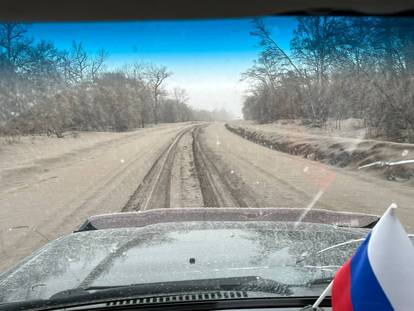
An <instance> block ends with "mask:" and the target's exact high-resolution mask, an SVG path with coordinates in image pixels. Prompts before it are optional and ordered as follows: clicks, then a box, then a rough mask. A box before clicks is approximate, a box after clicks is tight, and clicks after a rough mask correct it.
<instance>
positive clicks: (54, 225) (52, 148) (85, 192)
mask: <svg viewBox="0 0 414 311" xmlns="http://www.w3.org/2000/svg"><path fill="white" fill-rule="evenodd" d="M186 126H188V124H167V125H160V126H157V127H153V128H147V129H141V130H137V131H134V132H127V133H80V137H78V138H74V137H71V136H67V137H65V138H63V139H57V138H48V137H35V138H34V139H33V138H23V139H22V140H21V141H20V142H19V143H16V144H12V145H10V144H2V145H1V146H0V206H1V208H0V256H1V260H0V271H1V270H4V269H5V268H6V267H9V266H10V265H11V264H13V263H16V261H17V260H18V259H20V258H22V257H24V256H27V255H28V254H30V253H31V252H32V251H33V250H35V249H37V248H38V247H40V246H41V245H43V244H45V243H46V242H47V241H50V240H53V239H55V238H57V237H58V236H60V235H63V234H67V233H69V232H71V231H73V230H74V229H76V228H77V227H78V226H79V225H80V224H81V223H82V222H84V221H85V220H86V218H87V217H88V216H90V215H94V214H102V213H108V212H119V211H121V209H122V207H123V206H124V205H125V204H126V202H127V201H128V199H129V198H130V196H131V193H133V192H134V190H135V189H136V188H137V187H138V185H139V184H140V183H141V181H142V179H143V178H144V176H145V175H146V173H147V172H148V170H149V169H150V167H151V166H152V164H153V162H154V161H155V159H156V158H157V157H158V156H159V154H160V153H161V152H162V151H163V148H165V146H166V145H168V144H169V143H170V141H171V139H173V138H174V137H175V135H176V134H177V133H178V132H179V131H180V130H182V129H183V128H185V127H186Z"/></svg>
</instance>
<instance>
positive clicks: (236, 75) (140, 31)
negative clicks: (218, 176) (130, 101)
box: [30, 17, 296, 114]
mask: <svg viewBox="0 0 414 311" xmlns="http://www.w3.org/2000/svg"><path fill="white" fill-rule="evenodd" d="M265 22H266V24H267V25H268V27H269V28H270V29H271V32H272V34H273V38H274V39H275V40H276V41H277V42H278V43H279V44H280V45H281V46H282V47H283V48H284V49H286V50H289V41H290V38H291V35H292V32H293V29H294V28H295V27H296V22H295V19H294V18H291V17H268V18H265ZM250 30H251V20H250V19H229V20H187V21H139V22H136V21H129V22H112V23H108V22H106V23H103V22H99V23H97V22H90V23H37V24H36V23H35V24H32V25H31V26H30V35H31V36H33V37H34V38H35V39H45V40H50V41H53V42H54V43H55V45H56V46H57V47H58V48H60V49H69V48H70V46H71V43H72V41H73V40H76V41H78V42H79V41H80V42H82V43H83V45H84V47H85V48H86V49H87V50H88V52H90V53H95V52H96V51H98V50H99V49H102V48H103V49H105V50H106V51H107V52H108V55H109V56H108V59H107V66H108V67H109V68H114V67H118V66H122V65H123V64H126V63H134V62H146V63H148V62H152V63H155V64H160V65H161V64H162V65H165V66H167V67H168V68H169V69H170V70H171V71H172V72H173V73H174V75H173V76H172V77H171V78H170V80H169V81H168V85H167V88H169V89H172V88H173V87H176V86H180V87H182V88H185V89H186V90H187V91H188V93H189V97H190V101H189V103H190V104H191V105H192V106H193V107H196V108H205V109H214V108H217V109H220V108H225V109H227V110H229V111H231V112H232V113H233V114H239V113H240V109H241V105H242V100H243V96H244V94H245V92H246V88H247V85H246V83H244V82H241V81H240V74H241V73H242V72H243V71H245V70H246V69H247V68H249V67H250V66H251V65H252V63H253V60H254V59H255V58H256V57H257V55H258V52H259V51H260V49H259V47H258V42H257V39H255V38H254V37H252V36H250V34H249V32H250Z"/></svg>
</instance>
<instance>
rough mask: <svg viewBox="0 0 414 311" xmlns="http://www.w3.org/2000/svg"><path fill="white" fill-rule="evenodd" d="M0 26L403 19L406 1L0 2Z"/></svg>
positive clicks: (412, 8)
mask: <svg viewBox="0 0 414 311" xmlns="http://www.w3.org/2000/svg"><path fill="white" fill-rule="evenodd" d="M0 3H1V10H0V19H1V20H3V21H28V22H30V21H33V22H34V21H88V20H89V21H93V20H96V21H98V20H99V21H105V20H134V19H198V18H225V17H251V16H260V15H312V14H317V15H320V14H322V15H400V16H401V15H403V16H411V15H413V12H414V1H412V0H411V1H407V0H393V1H390V0H343V1H338V0H283V1H281V0H198V1H195V0H118V1H113V0H37V1H36V0H7V1H4V0H1V1H0Z"/></svg>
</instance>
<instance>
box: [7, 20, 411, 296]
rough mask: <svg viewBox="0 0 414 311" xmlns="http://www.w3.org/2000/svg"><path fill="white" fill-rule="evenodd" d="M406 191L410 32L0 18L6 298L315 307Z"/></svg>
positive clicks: (401, 209)
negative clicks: (240, 301) (227, 296)
mask: <svg viewBox="0 0 414 311" xmlns="http://www.w3.org/2000/svg"><path fill="white" fill-rule="evenodd" d="M413 176H414V19H412V18H403V17H401V18H394V17H392V18H391V17H342V16H334V17H332V16H279V17H261V18H245V19H215V20H180V21H178V20H177V21H174V20H168V21H157V20H153V21H117V22H65V23H62V22H60V23H56V22H54V23H39V22H34V23H30V24H26V23H12V22H4V21H3V22H0V302H16V301H24V300H30V299H50V298H51V297H53V295H56V297H59V295H60V294H59V293H61V292H62V291H65V290H73V289H77V290H83V291H85V292H87V291H89V289H90V288H95V290H96V288H98V289H102V288H103V287H105V288H107V289H108V288H110V287H111V286H127V285H131V284H141V285H142V284H151V283H154V284H155V283H157V282H158V283H160V282H161V283H162V282H168V284H172V285H171V286H176V287H174V288H175V290H176V291H177V292H180V291H181V289H182V288H183V287H182V286H183V285H182V284H183V283H179V282H183V281H186V282H187V281H192V282H193V283H191V284H190V285H188V284H187V283H186V284H187V285H186V286H187V287H186V288H187V290H189V289H188V288H190V289H191V288H192V287H191V286H195V285H194V284H197V282H195V283H194V281H197V280H208V279H212V278H214V279H217V280H222V279H223V280H224V279H227V280H228V278H243V279H238V280H239V281H238V283H237V282H236V283H237V284H238V285H237V286H238V287H237V286H235V287H234V289H239V290H243V291H246V292H250V291H251V292H255V293H257V292H261V294H262V295H265V296H266V295H277V296H315V295H316V296H317V295H319V294H320V293H321V292H322V291H323V289H324V288H325V287H326V285H327V284H328V283H329V282H330V281H331V279H332V277H333V276H334V274H335V272H336V271H337V269H338V268H339V267H340V266H341V265H342V264H343V263H344V262H345V261H346V260H347V259H348V258H349V257H350V256H351V255H352V254H353V251H354V250H355V248H356V247H357V246H358V245H359V243H360V242H361V239H363V238H364V237H365V236H366V235H367V233H368V232H369V230H370V228H372V226H373V224H375V221H376V220H377V218H378V216H380V215H382V214H383V213H384V211H385V210H386V209H387V207H388V206H390V204H392V203H395V204H397V205H398V209H397V214H398V217H399V219H400V220H401V222H402V223H403V225H404V226H405V229H406V230H407V232H408V233H413V231H414V228H413V225H414V210H413V208H414V191H413V189H414V188H413V187H414V182H413V180H414V179H413ZM128 212H130V213H128ZM131 212H137V213H131ZM112 213H117V214H116V215H111V214H112ZM101 214H105V216H102V217H100V216H97V215H101ZM88 219H89V220H88ZM74 231H82V232H77V233H73V232H74ZM250 277H253V279H250ZM246 278H247V279H246ZM232 280H234V279H232ZM177 282H178V283H177ZM217 282H221V281H217ZM228 282H230V281H228ZM174 284H175V285H174ZM202 284H204V283H202ZM205 284H207V285H208V284H210V283H208V281H206V283H205ZM263 284H265V285H263ZM207 285H206V287H208V286H207ZM180 286H181V287H180ZM154 288H156V291H157V294H162V293H163V291H164V290H165V291H166V290H167V289H166V288H165V287H163V286H158V287H157V286H155V285H154V286H153V287H145V290H146V292H145V293H146V294H151V293H154V290H155V289H154ZM180 288H181V289H180ZM232 288H233V287H232ZM140 290H141V291H144V288H143V287H141V288H140ZM168 290H171V287H168ZM246 295H247V294H246ZM248 295H250V294H248ZM249 297H251V296H249Z"/></svg>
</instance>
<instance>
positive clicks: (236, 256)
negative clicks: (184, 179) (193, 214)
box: [0, 221, 367, 302]
mask: <svg viewBox="0 0 414 311" xmlns="http://www.w3.org/2000/svg"><path fill="white" fill-rule="evenodd" d="M366 233H367V230H366V229H356V228H341V227H336V226H333V225H326V224H312V223H301V224H299V225H297V224H295V223H289V222H266V221H261V222H249V221H247V222H246V221H244V222H230V221H205V222H178V223H160V224H154V225H149V226H145V227H141V228H121V229H105V230H96V231H86V232H78V233H73V234H70V235H68V236H65V237H62V238H60V239H57V240H55V241H53V242H51V243H49V244H47V245H46V246H44V247H43V248H42V249H40V250H39V251H37V252H36V253H34V254H33V255H32V256H30V257H28V258H27V259H25V260H24V261H23V262H21V263H20V264H18V265H17V266H15V267H14V268H13V269H11V270H9V271H7V272H5V273H3V274H2V275H0V301H2V302H14V301H22V300H29V299H48V298H50V297H51V296H52V295H53V294H56V293H58V292H60V291H63V290H67V289H72V288H77V287H89V286H108V285H110V286H112V285H128V284H141V283H154V282H171V281H181V280H195V279H206V278H223V277H238V276H259V277H262V278H266V279H272V280H275V281H279V282H282V283H285V284H296V285H300V284H307V283H309V282H312V281H314V280H317V279H321V278H326V277H332V275H333V274H334V272H335V271H336V269H337V267H338V266H340V265H342V264H343V263H344V262H345V261H346V259H347V258H348V257H349V256H350V255H351V254H352V252H353V251H354V249H355V247H356V246H357V245H356V244H349V245H345V246H342V247H339V248H335V249H333V250H332V251H326V252H323V253H322V254H316V252H317V251H319V250H322V249H324V248H327V247H329V246H332V245H335V244H338V243H342V242H345V241H348V240H351V239H359V238H361V237H364V236H365V235H366ZM320 266H324V267H325V268H324V267H322V268H321V267H320ZM326 266H331V267H326Z"/></svg>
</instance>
